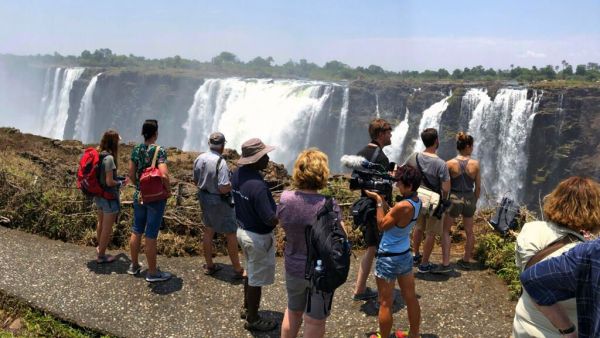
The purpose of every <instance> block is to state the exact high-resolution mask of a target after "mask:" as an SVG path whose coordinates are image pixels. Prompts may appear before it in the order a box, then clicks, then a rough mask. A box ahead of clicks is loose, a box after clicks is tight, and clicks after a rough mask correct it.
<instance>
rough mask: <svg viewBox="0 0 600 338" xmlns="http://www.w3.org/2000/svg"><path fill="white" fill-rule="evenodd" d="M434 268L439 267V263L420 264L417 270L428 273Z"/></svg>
mask: <svg viewBox="0 0 600 338" xmlns="http://www.w3.org/2000/svg"><path fill="white" fill-rule="evenodd" d="M434 269H437V264H431V263H427V264H419V267H417V271H419V272H420V273H428V272H431V271H433V270H434Z"/></svg>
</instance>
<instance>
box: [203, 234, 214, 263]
mask: <svg viewBox="0 0 600 338" xmlns="http://www.w3.org/2000/svg"><path fill="white" fill-rule="evenodd" d="M214 235H215V232H214V230H213V229H212V228H210V227H208V226H206V225H205V226H204V237H203V238H202V250H203V251H204V260H205V261H206V267H207V268H212V267H213V266H214V265H213V259H212V254H213V242H212V239H213V236H214Z"/></svg>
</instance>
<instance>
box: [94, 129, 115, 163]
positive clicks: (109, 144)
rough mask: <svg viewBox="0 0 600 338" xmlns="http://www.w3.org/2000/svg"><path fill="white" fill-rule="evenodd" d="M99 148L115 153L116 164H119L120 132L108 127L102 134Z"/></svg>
mask: <svg viewBox="0 0 600 338" xmlns="http://www.w3.org/2000/svg"><path fill="white" fill-rule="evenodd" d="M98 148H99V150H100V151H107V152H109V153H110V154H111V155H113V159H114V161H115V166H118V164H117V157H118V155H119V133H118V132H117V131H116V130H114V129H108V130H107V131H105V132H104V134H103V135H102V139H101V140H100V146H99V147H98Z"/></svg>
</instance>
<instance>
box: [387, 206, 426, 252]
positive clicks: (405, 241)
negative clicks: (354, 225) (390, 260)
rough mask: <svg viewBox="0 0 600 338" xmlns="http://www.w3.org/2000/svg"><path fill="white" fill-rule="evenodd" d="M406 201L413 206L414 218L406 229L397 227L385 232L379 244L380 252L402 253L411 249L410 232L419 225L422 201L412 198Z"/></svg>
mask: <svg viewBox="0 0 600 338" xmlns="http://www.w3.org/2000/svg"><path fill="white" fill-rule="evenodd" d="M406 201H409V202H410V204H412V206H413V209H414V211H413V218H412V219H411V220H410V223H408V225H407V226H405V227H404V228H401V227H399V226H396V225H395V226H393V227H391V228H390V229H388V230H386V231H384V232H383V236H381V241H380V242H379V249H378V251H379V252H389V253H401V252H404V251H407V250H408V249H410V232H411V230H412V228H413V227H414V226H415V223H417V217H418V216H419V210H420V209H421V200H419V201H417V202H415V201H413V200H412V198H409V199H407V200H406Z"/></svg>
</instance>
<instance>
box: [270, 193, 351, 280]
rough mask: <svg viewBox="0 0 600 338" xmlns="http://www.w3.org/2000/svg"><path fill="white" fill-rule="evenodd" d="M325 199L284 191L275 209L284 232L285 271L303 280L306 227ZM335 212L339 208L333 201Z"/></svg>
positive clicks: (318, 196)
mask: <svg viewBox="0 0 600 338" xmlns="http://www.w3.org/2000/svg"><path fill="white" fill-rule="evenodd" d="M326 200H327V198H326V197H325V196H323V195H321V194H310V193H305V192H301V191H297V190H286V191H284V192H283V193H282V194H281V199H280V201H279V206H278V207H277V218H278V219H279V222H280V224H281V225H282V226H283V230H284V231H285V238H286V242H285V251H284V257H285V271H286V273H289V274H290V275H292V276H294V277H298V278H304V270H305V265H306V239H305V236H304V231H305V230H306V226H307V225H310V224H312V223H313V222H314V221H315V217H316V215H317V212H318V211H319V209H321V207H323V205H324V204H325V201H326ZM333 208H334V210H335V212H337V213H338V215H340V207H339V206H338V204H337V203H336V202H335V200H334V201H333Z"/></svg>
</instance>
